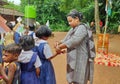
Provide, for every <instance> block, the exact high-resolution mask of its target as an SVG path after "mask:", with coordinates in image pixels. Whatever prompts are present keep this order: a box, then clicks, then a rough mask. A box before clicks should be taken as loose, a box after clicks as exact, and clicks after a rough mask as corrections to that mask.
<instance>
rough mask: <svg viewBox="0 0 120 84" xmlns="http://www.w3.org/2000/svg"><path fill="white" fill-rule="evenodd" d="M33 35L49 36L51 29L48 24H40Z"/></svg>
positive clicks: (39, 36)
mask: <svg viewBox="0 0 120 84" xmlns="http://www.w3.org/2000/svg"><path fill="white" fill-rule="evenodd" d="M35 35H36V37H38V38H42V37H50V36H51V35H52V31H51V30H50V29H49V27H48V26H46V25H42V26H40V28H38V29H37V30H36V32H35Z"/></svg>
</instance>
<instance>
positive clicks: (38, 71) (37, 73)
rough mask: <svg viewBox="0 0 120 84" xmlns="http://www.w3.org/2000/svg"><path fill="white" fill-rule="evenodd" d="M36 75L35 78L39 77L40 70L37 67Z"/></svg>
mask: <svg viewBox="0 0 120 84" xmlns="http://www.w3.org/2000/svg"><path fill="white" fill-rule="evenodd" d="M36 75H37V77H39V76H40V68H39V67H38V68H36Z"/></svg>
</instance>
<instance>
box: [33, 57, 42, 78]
mask: <svg viewBox="0 0 120 84" xmlns="http://www.w3.org/2000/svg"><path fill="white" fill-rule="evenodd" d="M34 65H35V68H36V75H37V77H39V76H40V66H41V65H42V63H41V61H40V58H39V57H38V56H37V58H36V62H35V64H34Z"/></svg>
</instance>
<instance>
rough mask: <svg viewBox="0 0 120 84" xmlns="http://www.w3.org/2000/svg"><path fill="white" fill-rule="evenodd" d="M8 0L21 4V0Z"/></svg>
mask: <svg viewBox="0 0 120 84" xmlns="http://www.w3.org/2000/svg"><path fill="white" fill-rule="evenodd" d="M8 1H11V2H12V1H14V4H16V5H19V4H20V0H8Z"/></svg>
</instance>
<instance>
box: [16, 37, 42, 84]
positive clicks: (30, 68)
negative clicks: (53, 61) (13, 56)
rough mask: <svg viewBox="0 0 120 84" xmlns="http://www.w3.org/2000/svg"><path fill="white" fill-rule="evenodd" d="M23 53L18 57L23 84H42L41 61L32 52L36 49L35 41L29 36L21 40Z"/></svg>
mask: <svg viewBox="0 0 120 84" xmlns="http://www.w3.org/2000/svg"><path fill="white" fill-rule="evenodd" d="M20 45H21V46H22V49H23V50H22V52H21V54H20V56H19V57H18V61H19V62H20V65H21V84H40V81H39V79H38V78H39V76H40V68H39V67H40V66H41V61H40V59H39V57H38V55H37V53H35V52H33V51H32V48H33V47H34V45H35V43H34V39H33V37H31V36H29V35H24V36H22V37H21V38H20Z"/></svg>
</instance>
